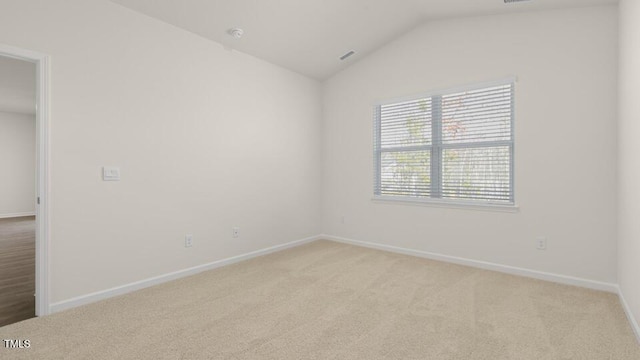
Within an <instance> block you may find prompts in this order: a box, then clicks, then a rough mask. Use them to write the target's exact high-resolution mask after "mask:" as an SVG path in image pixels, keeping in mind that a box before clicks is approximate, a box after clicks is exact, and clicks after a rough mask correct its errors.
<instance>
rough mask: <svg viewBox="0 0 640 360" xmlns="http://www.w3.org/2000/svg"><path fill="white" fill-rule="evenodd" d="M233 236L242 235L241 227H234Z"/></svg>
mask: <svg viewBox="0 0 640 360" xmlns="http://www.w3.org/2000/svg"><path fill="white" fill-rule="evenodd" d="M233 237H234V238H237V237H240V228H239V227H234V228H233Z"/></svg>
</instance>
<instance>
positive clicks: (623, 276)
mask: <svg viewBox="0 0 640 360" xmlns="http://www.w3.org/2000/svg"><path fill="white" fill-rule="evenodd" d="M639 18H640V2H638V1H637V0H622V1H621V2H620V78H619V79H620V80H619V85H620V88H619V89H620V90H619V96H620V108H619V118H620V122H619V127H618V138H619V148H618V149H619V163H618V174H619V176H618V185H619V192H618V196H619V197H618V205H619V207H618V216H619V227H618V239H619V240H618V241H619V243H618V280H619V283H620V289H621V292H622V294H623V296H624V298H625V299H626V301H627V303H628V305H629V309H630V310H631V312H632V313H633V314H634V315H635V319H636V321H637V322H638V323H640V281H639V280H638V276H639V275H640V222H639V221H638V219H639V218H640V189H639V188H638V185H639V184H640V143H639V142H638V139H639V138H640V101H639V100H640V23H638V19H639ZM638 336H640V334H638Z"/></svg>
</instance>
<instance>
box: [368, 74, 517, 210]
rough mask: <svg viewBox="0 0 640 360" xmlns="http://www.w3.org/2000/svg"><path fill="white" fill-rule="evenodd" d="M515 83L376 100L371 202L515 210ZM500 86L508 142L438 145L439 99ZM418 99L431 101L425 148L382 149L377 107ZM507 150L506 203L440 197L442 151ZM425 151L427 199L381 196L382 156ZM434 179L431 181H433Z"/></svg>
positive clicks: (507, 81) (508, 81)
mask: <svg viewBox="0 0 640 360" xmlns="http://www.w3.org/2000/svg"><path fill="white" fill-rule="evenodd" d="M516 83H517V78H516V77H509V78H504V79H500V80H496V81H490V82H484V83H477V84H472V85H466V86H459V87H455V88H447V89H440V90H435V91H430V92H428V93H423V94H420V95H418V96H411V97H405V98H396V99H392V100H386V101H379V102H377V103H375V104H374V124H373V125H374V126H373V132H374V144H373V158H374V184H373V186H374V188H373V194H374V196H373V199H372V200H374V201H376V202H377V201H382V202H386V201H391V202H398V203H404V204H410V205H427V206H437V207H453V208H470V209H489V210H498V211H508V212H513V211H517V210H518V207H517V206H516V202H515V87H516ZM501 85H511V126H510V140H491V141H483V142H475V143H474V142H456V143H448V144H443V143H442V108H441V105H442V102H441V100H442V97H443V96H446V95H449V94H455V93H460V92H465V91H474V90H480V89H483V88H489V87H494V86H501ZM422 99H431V127H432V138H431V142H430V143H429V144H427V145H411V146H394V147H393V148H388V149H385V148H384V147H382V146H381V140H382V139H381V135H382V121H381V108H382V106H385V105H393V104H397V103H401V102H407V101H418V100H422ZM497 146H500V147H508V148H509V201H495V200H470V199H451V198H442V183H443V177H442V172H443V169H442V153H443V151H444V150H446V149H463V148H474V149H478V148H483V147H497ZM420 150H423V151H429V153H430V169H429V170H430V174H431V177H430V178H431V181H430V186H431V191H430V196H429V197H412V196H390V195H381V194H380V191H381V181H382V179H381V178H382V154H383V153H388V152H400V151H420ZM434 179H435V181H434Z"/></svg>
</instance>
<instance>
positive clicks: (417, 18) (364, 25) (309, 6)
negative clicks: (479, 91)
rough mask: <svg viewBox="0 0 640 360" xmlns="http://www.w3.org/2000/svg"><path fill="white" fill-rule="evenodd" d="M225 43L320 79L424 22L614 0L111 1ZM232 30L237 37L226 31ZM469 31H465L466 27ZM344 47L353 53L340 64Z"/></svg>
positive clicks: (611, 0) (587, 4)
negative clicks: (241, 32) (239, 35)
mask: <svg viewBox="0 0 640 360" xmlns="http://www.w3.org/2000/svg"><path fill="white" fill-rule="evenodd" d="M111 1H113V2H115V3H118V4H121V5H123V6H125V7H128V8H131V9H133V10H135V11H138V12H140V13H143V14H146V15H149V16H151V17H155V18H157V19H160V20H162V21H165V22H167V23H169V24H173V25H175V26H178V27H181V28H183V29H186V30H188V31H191V32H193V33H195V34H198V35H201V36H203V37H205V38H208V39H210V40H213V41H215V42H218V43H220V44H222V45H224V46H225V47H230V48H234V49H237V50H239V51H242V52H245V53H248V54H251V55H253V56H256V57H258V58H262V59H264V60H267V61H269V62H271V63H274V64H277V65H280V66H283V67H285V68H288V69H291V70H293V71H296V72H299V73H301V74H304V75H307V76H310V77H313V78H316V79H326V78H327V77H330V76H331V75H333V74H335V73H336V72H338V71H340V70H342V69H343V68H345V67H347V66H349V64H350V63H353V62H354V61H357V60H358V59H360V58H362V57H363V56H365V55H366V54H368V53H370V52H372V51H374V50H375V49H377V48H379V47H380V46H382V45H384V44H386V43H388V42H389V41H391V40H393V39H395V38H396V37H398V36H400V35H402V34H404V33H406V32H407V31H409V30H411V29H413V28H414V27H416V26H417V25H419V24H421V23H422V22H424V21H429V20H434V19H442V18H448V17H461V16H475V15H488V14H499V13H507V12H520V11H533V10H543V9H555V8H566V7H578V6H593V5H601V4H616V3H617V0H530V1H522V2H516V3H511V4H505V3H504V1H503V0H393V1H392V0H111ZM234 27H239V28H242V29H243V30H244V36H243V37H242V38H241V39H236V38H233V37H231V36H230V35H229V34H228V33H227V31H228V30H229V29H230V28H234ZM470 31H472V30H470ZM350 50H354V51H355V52H356V53H355V55H353V56H351V57H350V58H348V59H347V60H344V61H341V60H340V59H339V58H340V56H342V55H344V54H345V53H347V52H348V51H350Z"/></svg>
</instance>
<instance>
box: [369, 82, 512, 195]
mask: <svg viewBox="0 0 640 360" xmlns="http://www.w3.org/2000/svg"><path fill="white" fill-rule="evenodd" d="M513 97H514V84H513V81H508V82H500V83H495V84H492V85H484V86H481V87H479V86H476V87H468V88H466V89H463V90H458V91H449V92H441V93H438V94H433V95H430V96H425V97H421V98H418V99H413V100H408V101H400V102H393V103H387V104H383V105H379V106H377V107H376V111H375V124H374V129H375V131H374V133H375V136H374V137H375V138H374V144H375V154H374V159H375V166H374V169H375V170H374V171H375V184H374V193H375V196H376V198H379V199H398V200H407V199H409V200H425V201H433V200H437V201H440V202H451V203H474V204H478V203H481V204H497V205H513V204H514V194H513V145H514V143H513V114H514V107H513Z"/></svg>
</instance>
